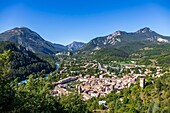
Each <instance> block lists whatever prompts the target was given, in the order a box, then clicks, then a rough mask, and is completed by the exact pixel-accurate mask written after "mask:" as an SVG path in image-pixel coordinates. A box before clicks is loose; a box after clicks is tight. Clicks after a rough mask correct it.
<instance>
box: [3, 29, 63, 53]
mask: <svg viewBox="0 0 170 113" xmlns="http://www.w3.org/2000/svg"><path fill="white" fill-rule="evenodd" d="M0 41H10V42H15V43H17V44H20V45H22V46H23V47H25V48H26V49H27V50H31V51H32V52H38V53H39V52H40V53H45V54H55V53H56V52H57V51H63V50H65V49H63V48H65V46H62V45H60V46H59V45H57V44H52V43H51V42H48V41H45V40H44V39H43V38H42V37H41V36H40V35H39V34H37V33H36V32H34V31H32V30H30V29H28V28H26V27H16V28H14V29H11V30H8V31H5V32H3V33H1V34H0ZM60 48H61V49H60Z"/></svg>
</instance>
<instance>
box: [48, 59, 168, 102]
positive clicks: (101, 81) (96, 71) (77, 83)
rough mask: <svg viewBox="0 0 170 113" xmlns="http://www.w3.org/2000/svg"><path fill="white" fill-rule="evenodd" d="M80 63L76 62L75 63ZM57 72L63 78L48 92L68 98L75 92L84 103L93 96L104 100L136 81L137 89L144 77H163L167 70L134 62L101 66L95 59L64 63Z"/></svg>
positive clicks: (73, 60)
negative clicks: (111, 93)
mask: <svg viewBox="0 0 170 113" xmlns="http://www.w3.org/2000/svg"><path fill="white" fill-rule="evenodd" d="M78 62H79V63H78ZM60 66H62V67H60V68H59V70H58V76H65V77H64V78H62V77H61V79H60V80H59V81H57V82H52V84H53V85H54V86H55V87H54V89H53V90H52V91H51V93H52V94H53V95H55V96H62V95H68V94H70V93H71V92H73V91H75V90H77V92H78V93H79V94H81V95H82V97H83V100H84V101H85V100H88V99H91V98H93V97H105V96H106V95H107V94H109V93H110V92H111V91H113V90H116V91H117V93H119V92H120V90H122V89H124V88H128V87H130V86H131V85H132V84H135V83H136V82H137V79H139V82H140V83H139V84H140V87H142V88H144V87H145V77H146V76H151V77H153V78H156V77H160V76H163V75H164V74H165V73H168V72H169V70H166V71H165V70H163V69H161V67H159V66H155V67H150V68H147V67H146V66H144V65H136V64H135V62H134V61H130V62H128V64H127V63H124V64H121V63H118V62H115V61H114V62H112V63H111V64H109V65H106V64H100V63H99V62H97V61H95V60H85V59H84V60H83V61H82V59H81V62H80V61H78V59H76V58H73V59H72V60H71V61H70V62H69V60H67V62H66V61H65V62H63V63H62V64H61V65H60Z"/></svg>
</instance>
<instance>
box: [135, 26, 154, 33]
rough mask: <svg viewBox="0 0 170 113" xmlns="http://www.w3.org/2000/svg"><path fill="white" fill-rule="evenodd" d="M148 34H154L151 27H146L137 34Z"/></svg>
mask: <svg viewBox="0 0 170 113" xmlns="http://www.w3.org/2000/svg"><path fill="white" fill-rule="evenodd" d="M148 32H152V30H151V29H150V28H149V27H144V28H142V29H139V30H138V31H137V33H148Z"/></svg>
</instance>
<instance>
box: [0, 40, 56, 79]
mask: <svg viewBox="0 0 170 113" xmlns="http://www.w3.org/2000/svg"><path fill="white" fill-rule="evenodd" d="M8 50H10V53H11V54H10V65H9V66H10V68H11V71H10V73H8V76H9V77H12V78H16V77H19V79H20V80H23V79H25V78H26V77H27V76H28V75H30V74H32V73H37V72H41V71H42V70H44V71H45V73H49V72H51V71H52V70H54V68H52V66H51V64H49V63H48V62H47V61H45V60H42V59H40V58H39V57H37V56H36V55H35V54H34V53H33V52H31V51H28V50H26V49H25V48H24V47H22V46H20V45H17V44H15V43H12V42H0V53H3V52H4V51H8Z"/></svg>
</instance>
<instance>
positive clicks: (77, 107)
mask: <svg viewBox="0 0 170 113" xmlns="http://www.w3.org/2000/svg"><path fill="white" fill-rule="evenodd" d="M60 104H61V106H62V109H63V111H64V113H85V112H86V111H87V110H86V104H85V102H84V101H83V100H82V99H81V96H79V95H78V94H77V93H72V94H70V95H65V96H62V97H61V99H60Z"/></svg>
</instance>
